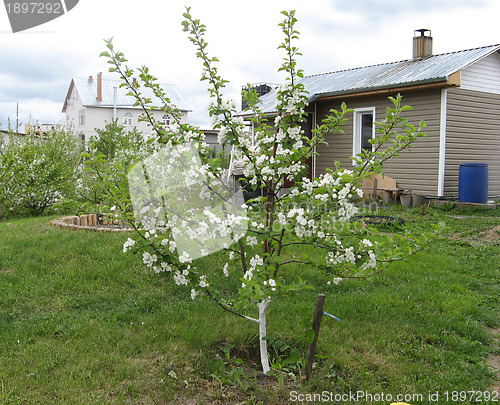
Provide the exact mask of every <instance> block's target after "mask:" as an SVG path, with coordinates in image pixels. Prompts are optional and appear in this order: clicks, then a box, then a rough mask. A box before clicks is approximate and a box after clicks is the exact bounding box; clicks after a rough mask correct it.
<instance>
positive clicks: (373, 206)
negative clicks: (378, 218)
mask: <svg viewBox="0 0 500 405" xmlns="http://www.w3.org/2000/svg"><path fill="white" fill-rule="evenodd" d="M377 188H378V179H377V178H374V179H373V195H372V204H371V211H372V212H375V210H376V209H377Z"/></svg>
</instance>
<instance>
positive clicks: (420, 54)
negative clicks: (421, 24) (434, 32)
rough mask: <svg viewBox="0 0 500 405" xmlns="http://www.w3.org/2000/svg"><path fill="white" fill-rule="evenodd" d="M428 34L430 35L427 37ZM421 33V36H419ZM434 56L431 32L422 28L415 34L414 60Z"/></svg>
mask: <svg viewBox="0 0 500 405" xmlns="http://www.w3.org/2000/svg"><path fill="white" fill-rule="evenodd" d="M426 32H428V33H429V35H425V33H426ZM417 33H420V35H417ZM429 56H432V37H431V30H428V29H426V28H421V29H419V30H415V32H414V33H413V59H414V60H418V59H424V58H427V57H429Z"/></svg>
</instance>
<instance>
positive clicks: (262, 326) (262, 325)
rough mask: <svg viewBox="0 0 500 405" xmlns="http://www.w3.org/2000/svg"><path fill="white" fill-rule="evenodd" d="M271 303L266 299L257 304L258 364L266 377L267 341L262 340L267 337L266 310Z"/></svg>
mask: <svg viewBox="0 0 500 405" xmlns="http://www.w3.org/2000/svg"><path fill="white" fill-rule="evenodd" d="M270 302H271V298H270V297H268V298H266V299H264V300H262V301H261V302H259V303H258V304H257V307H258V308H259V342H260V362H261V364H262V372H263V373H264V374H265V375H267V373H269V370H270V369H271V368H270V367H269V356H268V354H267V340H265V339H264V338H265V337H266V336H267V321H266V316H267V308H268V307H269V304H270Z"/></svg>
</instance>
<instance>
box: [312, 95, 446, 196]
mask: <svg viewBox="0 0 500 405" xmlns="http://www.w3.org/2000/svg"><path fill="white" fill-rule="evenodd" d="M340 103H341V101H339V102H338V103H335V104H334V103H331V102H330V103H326V102H325V103H319V104H318V107H317V113H318V121H317V122H318V123H319V122H320V121H321V119H322V117H324V114H325V113H327V112H328V111H329V110H330V109H331V108H336V109H339V106H340ZM346 104H347V106H348V107H349V108H366V107H375V108H376V113H375V114H376V117H375V119H376V121H380V120H382V119H383V118H384V117H385V111H386V107H389V106H391V105H392V103H391V102H390V101H389V100H388V99H387V97H382V96H380V97H363V98H358V99H351V100H346ZM403 104H405V105H411V106H412V107H413V109H414V111H409V112H406V113H404V116H405V117H406V118H408V119H409V121H410V122H411V123H413V124H414V125H416V126H417V125H418V123H419V121H420V120H424V121H425V122H426V124H427V126H428V127H427V128H426V130H425V133H426V134H427V138H421V139H419V140H418V141H417V142H416V143H415V147H414V148H413V149H412V151H404V152H402V153H401V155H400V158H399V159H397V160H393V161H391V162H387V163H386V165H385V168H384V172H385V173H386V175H388V176H390V177H393V178H394V179H396V181H397V183H398V186H399V187H401V188H403V189H405V190H412V191H413V192H415V193H418V194H422V195H437V187H438V170H439V127H440V106H441V92H440V90H429V91H426V92H419V93H408V94H406V95H405V94H403ZM352 119H353V114H350V116H349V121H348V122H347V123H346V125H345V126H344V131H345V134H343V135H332V134H330V135H329V136H328V137H327V142H328V143H329V146H324V145H322V146H320V147H318V149H317V151H318V153H319V156H318V157H317V158H316V175H319V174H321V173H324V171H325V169H326V168H328V167H330V168H331V167H333V166H334V162H335V161H340V163H341V167H344V168H352V160H351V159H350V156H352V151H353V121H352Z"/></svg>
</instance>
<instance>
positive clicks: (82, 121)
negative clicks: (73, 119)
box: [78, 110, 85, 127]
mask: <svg viewBox="0 0 500 405" xmlns="http://www.w3.org/2000/svg"><path fill="white" fill-rule="evenodd" d="M78 125H79V126H81V127H83V126H84V125H85V110H80V111H78Z"/></svg>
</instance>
